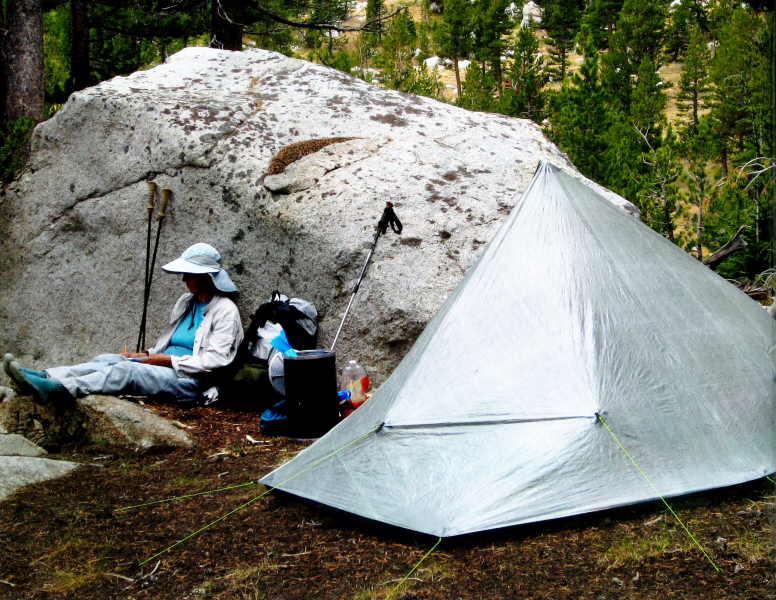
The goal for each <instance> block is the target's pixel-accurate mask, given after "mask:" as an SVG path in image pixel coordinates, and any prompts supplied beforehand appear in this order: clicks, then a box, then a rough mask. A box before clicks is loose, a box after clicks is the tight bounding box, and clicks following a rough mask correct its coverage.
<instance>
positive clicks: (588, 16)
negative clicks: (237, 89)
mask: <svg viewBox="0 0 776 600" xmlns="http://www.w3.org/2000/svg"><path fill="white" fill-rule="evenodd" d="M623 2H624V0H591V2H590V3H589V4H588V5H587V8H586V9H585V12H584V14H583V15H582V24H583V25H584V27H585V28H586V29H587V30H588V31H589V32H590V34H591V35H592V36H593V41H594V42H595V45H596V48H598V49H599V50H606V49H608V48H609V37H610V36H611V35H612V32H613V31H614V29H615V26H616V25H617V18H618V17H619V15H620V11H621V10H622V3H623Z"/></svg>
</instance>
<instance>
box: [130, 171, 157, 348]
mask: <svg viewBox="0 0 776 600" xmlns="http://www.w3.org/2000/svg"><path fill="white" fill-rule="evenodd" d="M155 195H156V183H155V182H153V181H149V182H148V206H147V207H146V209H147V210H148V233H147V234H146V256H145V276H144V277H143V306H144V307H145V303H146V298H147V296H148V261H149V260H150V259H151V224H152V223H153V214H154V196H155ZM143 310H144V311H145V308H144V309H143ZM143 321H144V319H141V320H140V332H139V333H138V335H137V350H135V352H140V347H141V344H143V343H145V331H144V328H143Z"/></svg>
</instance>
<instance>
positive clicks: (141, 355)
mask: <svg viewBox="0 0 776 600" xmlns="http://www.w3.org/2000/svg"><path fill="white" fill-rule="evenodd" d="M119 356H123V357H124V358H145V357H146V356H148V352H145V351H144V352H127V351H126V350H125V351H124V352H120V353H119Z"/></svg>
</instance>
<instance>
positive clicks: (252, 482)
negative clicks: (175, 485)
mask: <svg viewBox="0 0 776 600" xmlns="http://www.w3.org/2000/svg"><path fill="white" fill-rule="evenodd" d="M258 484H259V482H258V481H249V482H247V483H240V484H237V485H230V486H227V487H222V488H217V489H215V490H207V491H205V492H196V493H195V494H186V495H185V496H174V497H173V498H166V499H164V500H155V501H154V502H144V503H143V504H135V505H134V506H125V507H124V508H117V509H116V510H115V512H121V511H122V510H132V509H133V508H142V507H144V506H153V505H154V504H164V503H165V502H172V501H174V500H184V499H186V498H194V497H195V496H202V495H204V494H215V493H216V492H224V491H226V490H233V489H235V488H241V487H245V486H247V485H258Z"/></svg>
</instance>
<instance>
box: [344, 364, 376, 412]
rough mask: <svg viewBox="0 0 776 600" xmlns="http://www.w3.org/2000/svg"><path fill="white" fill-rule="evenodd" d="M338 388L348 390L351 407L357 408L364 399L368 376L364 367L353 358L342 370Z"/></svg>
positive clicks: (367, 386) (367, 387)
mask: <svg viewBox="0 0 776 600" xmlns="http://www.w3.org/2000/svg"><path fill="white" fill-rule="evenodd" d="M340 389H341V390H350V403H351V404H352V405H353V408H358V407H359V406H361V405H362V404H363V403H364V401H365V400H366V391H367V390H368V389H369V377H367V374H366V371H365V370H364V367H362V366H361V365H359V364H358V363H357V362H356V361H355V360H351V361H350V362H349V363H348V366H347V367H345V368H344V369H343V370H342V378H341V379H340Z"/></svg>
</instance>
